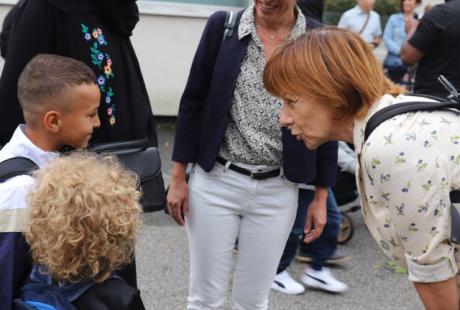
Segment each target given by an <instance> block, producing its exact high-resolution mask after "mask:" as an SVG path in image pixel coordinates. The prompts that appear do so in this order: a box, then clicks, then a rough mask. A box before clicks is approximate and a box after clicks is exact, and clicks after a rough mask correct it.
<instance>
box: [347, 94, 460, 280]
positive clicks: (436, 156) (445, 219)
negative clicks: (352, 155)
mask: <svg viewBox="0 0 460 310" xmlns="http://www.w3.org/2000/svg"><path fill="white" fill-rule="evenodd" d="M404 101H432V100H431V99H427V98H420V97H413V96H399V97H397V98H396V99H395V98H393V97H392V96H389V95H386V96H384V97H383V98H382V99H381V100H380V101H379V102H378V103H377V104H375V105H374V106H373V107H372V108H371V110H370V111H369V113H368V115H367V117H366V118H365V119H364V120H357V121H356V122H355V129H354V142H355V149H356V151H357V155H358V167H357V183H358V189H359V191H360V194H361V205H362V209H363V213H364V218H365V221H366V224H367V226H368V228H369V230H370V232H371V234H372V235H373V237H374V239H375V240H376V241H377V243H378V244H379V246H380V248H381V249H382V250H383V252H384V253H385V254H386V255H387V256H388V257H389V258H391V259H394V260H395V261H397V262H399V263H400V264H402V265H405V266H407V268H408V271H409V279H410V280H411V281H416V282H439V281H443V280H446V279H448V278H450V277H452V276H454V275H455V274H456V273H457V270H458V267H457V262H456V260H458V259H456V256H457V255H456V252H457V251H456V246H455V245H454V244H452V243H450V241H449V239H450V199H449V193H450V191H451V190H453V189H458V188H460V144H459V143H460V116H459V115H457V114H455V113H454V112H449V111H436V112H417V113H408V114H403V115H398V116H395V117H393V118H392V119H390V120H388V121H386V122H384V123H382V124H381V125H380V126H379V127H377V128H376V129H375V130H374V132H373V133H372V134H371V135H370V136H369V138H368V140H367V141H364V134H363V133H364V129H365V125H366V122H367V120H368V119H369V118H370V117H371V116H372V115H373V114H374V113H375V112H376V111H378V110H380V109H382V108H384V107H385V106H388V105H391V104H394V103H399V102H404Z"/></svg>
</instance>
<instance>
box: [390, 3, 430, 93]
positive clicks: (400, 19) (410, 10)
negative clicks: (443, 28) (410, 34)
mask: <svg viewBox="0 0 460 310" xmlns="http://www.w3.org/2000/svg"><path fill="white" fill-rule="evenodd" d="M421 2H422V0H400V1H399V5H400V10H401V12H400V13H396V14H392V15H391V16H390V18H389V19H388V22H387V24H386V26H385V31H384V32H383V42H384V43H385V47H386V48H387V50H388V54H387V56H386V58H385V61H384V62H383V66H384V68H385V69H386V72H387V74H388V76H389V77H390V79H391V80H392V81H393V82H395V83H398V84H407V83H408V82H409V75H408V67H407V66H406V65H405V64H404V63H403V62H402V60H401V58H400V56H399V55H400V53H401V47H402V45H403V43H404V40H405V39H406V30H405V27H406V21H408V20H410V19H413V18H417V15H416V13H415V8H416V7H417V6H418V5H419V4H420V3H421Z"/></svg>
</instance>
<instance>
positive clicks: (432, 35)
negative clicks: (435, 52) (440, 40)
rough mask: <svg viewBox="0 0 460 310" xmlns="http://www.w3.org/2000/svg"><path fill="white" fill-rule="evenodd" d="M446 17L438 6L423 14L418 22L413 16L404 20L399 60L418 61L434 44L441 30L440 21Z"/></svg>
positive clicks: (408, 63) (410, 62) (411, 63)
mask: <svg viewBox="0 0 460 310" xmlns="http://www.w3.org/2000/svg"><path fill="white" fill-rule="evenodd" d="M445 19H446V16H444V15H443V12H442V11H440V10H439V8H438V7H434V8H433V9H432V10H431V11H429V12H428V13H427V14H425V15H424V16H423V18H422V20H421V21H420V23H419V22H418V21H417V20H415V19H414V18H413V17H409V18H408V19H406V20H405V22H406V32H407V36H406V40H405V42H404V44H403V47H402V49H401V60H402V61H403V62H404V63H405V64H407V65H414V64H416V63H418V62H419V61H420V60H421V59H422V58H423V56H424V55H425V54H426V53H427V52H428V51H429V50H430V49H431V48H433V47H434V46H435V45H436V41H437V40H436V39H437V37H438V36H439V33H440V32H441V31H442V30H443V29H442V28H443V27H442V22H443V20H445Z"/></svg>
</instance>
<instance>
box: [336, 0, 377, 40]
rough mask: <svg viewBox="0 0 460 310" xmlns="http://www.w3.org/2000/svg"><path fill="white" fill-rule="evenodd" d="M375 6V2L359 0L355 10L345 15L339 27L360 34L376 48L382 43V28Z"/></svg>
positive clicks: (372, 0) (373, 0)
mask: <svg viewBox="0 0 460 310" xmlns="http://www.w3.org/2000/svg"><path fill="white" fill-rule="evenodd" d="M374 5H375V0H358V3H357V5H356V6H355V7H354V8H352V9H350V10H348V11H346V12H345V13H343V15H342V17H341V18H340V21H339V23H338V25H337V26H338V27H340V28H344V29H348V30H351V31H354V32H356V33H358V34H359V35H360V36H361V38H362V39H363V40H364V41H366V42H367V43H369V44H371V45H372V46H373V47H374V48H376V47H377V46H378V45H379V44H380V42H381V41H382V26H381V23H380V15H379V14H378V13H377V12H375V11H374V10H373V9H374Z"/></svg>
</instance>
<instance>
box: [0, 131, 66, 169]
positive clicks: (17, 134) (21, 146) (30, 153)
mask: <svg viewBox="0 0 460 310" xmlns="http://www.w3.org/2000/svg"><path fill="white" fill-rule="evenodd" d="M24 132H25V125H19V126H18V127H17V128H16V130H15V131H14V134H13V136H12V137H11V140H10V142H8V143H7V144H6V145H5V147H4V148H3V149H2V153H3V151H5V152H6V154H5V155H6V156H7V158H1V159H0V160H5V159H8V158H12V157H17V156H22V157H27V158H29V159H31V160H32V161H33V162H35V163H36V164H37V165H38V166H43V165H44V164H45V163H47V162H49V161H50V160H52V159H55V158H57V157H58V156H59V153H58V152H47V151H44V150H42V149H41V148H39V147H38V146H36V145H35V144H34V143H33V142H32V141H30V139H29V138H28V137H27V136H26V135H25V133H24ZM2 157H3V156H2Z"/></svg>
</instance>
